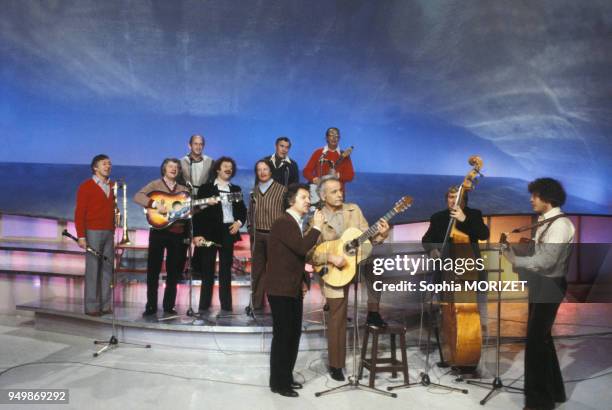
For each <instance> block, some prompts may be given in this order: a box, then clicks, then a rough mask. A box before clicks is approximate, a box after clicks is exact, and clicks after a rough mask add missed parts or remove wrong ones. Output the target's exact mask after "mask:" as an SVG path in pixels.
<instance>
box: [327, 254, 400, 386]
mask: <svg viewBox="0 0 612 410" xmlns="http://www.w3.org/2000/svg"><path fill="white" fill-rule="evenodd" d="M353 244H354V243H353V242H351V243H349V244H348V246H347V250H349V251H350V252H354V254H355V266H356V268H357V278H356V280H355V283H354V295H353V373H352V374H351V375H350V376H348V382H347V383H345V384H343V385H341V386H337V387H334V388H331V389H328V390H325V391H321V392H317V393H315V397H321V396H325V395H327V394H331V393H338V392H342V391H353V390H363V391H367V392H370V393H377V394H381V395H383V396H387V397H393V398H396V397H397V394H396V393H389V392H386V391H384V390H380V389H377V388H375V387H370V386H366V385H363V384H361V383H360V382H359V376H358V373H357V372H358V365H357V346H358V345H359V341H358V334H357V332H358V330H359V323H358V317H357V307H358V304H359V292H358V287H359V282H360V281H361V264H359V250H360V247H361V244H360V243H357V244H356V245H357V246H355V247H353ZM347 297H348V295H347Z"/></svg>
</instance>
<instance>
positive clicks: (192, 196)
mask: <svg viewBox="0 0 612 410" xmlns="http://www.w3.org/2000/svg"><path fill="white" fill-rule="evenodd" d="M189 179H190V183H189V185H190V187H189V188H190V190H189V199H190V200H189V244H188V245H187V275H188V276H189V307H188V308H187V312H186V313H187V316H193V302H192V295H193V266H191V262H192V260H193V250H192V248H191V245H192V244H193V201H195V195H196V192H195V188H194V185H193V160H192V159H191V156H190V157H189Z"/></svg>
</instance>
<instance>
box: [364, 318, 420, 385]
mask: <svg viewBox="0 0 612 410" xmlns="http://www.w3.org/2000/svg"><path fill="white" fill-rule="evenodd" d="M370 333H371V334H372V351H371V352H370V358H369V359H368V358H367V357H366V350H367V348H368V339H369V338H370ZM378 335H389V336H390V339H391V357H387V358H379V357H378ZM396 335H399V340H400V349H401V351H402V360H401V361H398V360H397V356H396V352H395V336H396ZM381 364H382V366H381ZM364 367H365V368H366V369H368V370H369V371H370V383H369V386H370V387H374V379H375V378H376V373H380V372H391V375H392V376H393V377H397V372H398V371H401V372H402V373H403V374H404V383H406V384H408V359H407V358H406V328H405V327H403V326H387V327H374V326H366V328H365V335H364V337H363V346H362V348H361V362H360V364H359V376H358V377H359V379H361V377H362V376H363V368H364Z"/></svg>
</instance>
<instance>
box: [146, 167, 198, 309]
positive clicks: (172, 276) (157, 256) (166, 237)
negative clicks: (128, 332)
mask: <svg viewBox="0 0 612 410" xmlns="http://www.w3.org/2000/svg"><path fill="white" fill-rule="evenodd" d="M160 172H161V175H162V177H161V178H160V179H156V180H154V181H151V182H149V183H148V184H147V185H145V186H144V187H142V188H141V189H140V190H139V191H138V192H137V193H136V195H134V202H136V203H137V204H138V205H141V206H143V207H144V208H153V209H155V210H156V211H157V212H158V213H159V214H161V215H166V214H168V213H169V212H171V211H172V206H171V204H169V203H166V202H165V201H162V200H160V201H156V200H154V199H152V198H150V197H149V194H151V193H153V192H156V191H157V192H163V193H168V194H174V193H178V192H182V191H187V187H186V186H184V185H180V184H179V183H177V182H176V178H177V177H178V176H179V174H180V172H181V165H180V162H179V160H178V159H176V158H166V159H164V161H163V162H162V165H161V170H160ZM184 238H185V221H184V220H178V221H176V222H175V223H173V224H171V225H169V226H167V227H165V228H163V229H154V228H151V229H150V230H149V251H148V256H147V305H146V308H145V311H144V313H143V316H145V317H146V316H152V315H155V314H156V313H157V288H158V286H159V273H160V272H161V265H162V262H163V260H164V250H165V251H166V289H165V291H164V301H163V307H164V313H165V314H167V315H176V310H174V305H175V303H176V284H177V282H178V279H179V275H180V272H181V271H182V266H179V265H180V262H181V261H184V260H185V258H184V257H182V256H181V254H180V253H181V252H185V247H184V246H183V240H184Z"/></svg>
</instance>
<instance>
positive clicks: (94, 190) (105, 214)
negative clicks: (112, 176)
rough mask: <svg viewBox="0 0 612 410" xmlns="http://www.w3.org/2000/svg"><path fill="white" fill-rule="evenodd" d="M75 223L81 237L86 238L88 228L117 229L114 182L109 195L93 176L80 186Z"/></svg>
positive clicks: (75, 210)
mask: <svg viewBox="0 0 612 410" xmlns="http://www.w3.org/2000/svg"><path fill="white" fill-rule="evenodd" d="M74 223H75V225H76V231H77V236H78V237H79V238H84V237H85V231H86V230H88V229H95V230H108V231H112V230H114V229H115V195H114V194H113V183H112V182H111V191H110V195H109V196H108V197H107V196H106V194H105V193H104V191H103V190H102V188H100V187H99V186H98V184H96V181H94V180H93V179H92V178H89V179H88V180H87V181H85V182H83V183H82V184H81V186H79V190H78V191H77V200H76V208H75V209H74Z"/></svg>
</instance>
